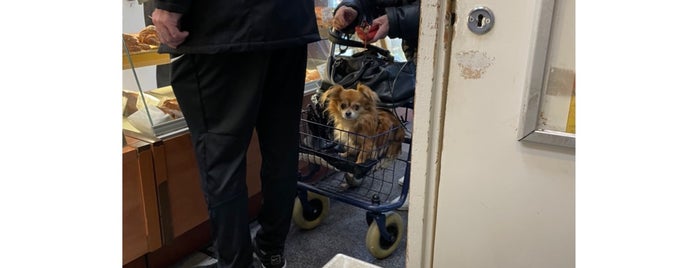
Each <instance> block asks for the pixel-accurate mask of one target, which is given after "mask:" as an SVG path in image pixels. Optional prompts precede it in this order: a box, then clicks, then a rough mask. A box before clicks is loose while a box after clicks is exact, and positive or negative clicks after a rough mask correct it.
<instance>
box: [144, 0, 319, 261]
mask: <svg viewBox="0 0 699 268" xmlns="http://www.w3.org/2000/svg"><path fill="white" fill-rule="evenodd" d="M152 18H153V24H154V25H155V26H156V30H157V32H158V36H159V38H160V40H161V42H162V45H161V47H160V48H159V51H160V52H166V53H171V57H172V60H171V61H172V63H171V66H172V74H171V85H172V89H173V91H174V93H175V96H176V97H177V100H178V102H179V105H180V108H181V109H182V113H183V114H184V117H185V120H186V122H187V125H188V127H189V132H190V133H191V136H192V142H193V144H194V150H195V154H196V159H197V163H198V167H199V174H200V182H201V188H202V190H203V193H204V198H205V200H206V204H207V207H208V212H209V219H210V222H211V228H212V237H213V247H214V251H215V253H216V258H217V260H218V262H217V263H216V266H217V267H252V264H253V259H254V257H253V255H254V256H256V257H257V258H258V259H259V260H260V262H261V264H262V267H285V266H286V259H285V258H284V244H285V241H286V236H287V233H288V231H289V227H290V225H291V215H292V209H293V204H294V198H295V196H296V181H297V168H298V142H299V121H300V113H301V109H302V108H301V101H302V96H303V89H304V83H305V73H306V71H305V70H306V55H307V44H308V43H311V42H314V41H317V40H320V36H319V34H318V28H317V25H316V19H315V15H314V5H313V1H311V0H300V1H293V3H291V2H289V1H285V0H260V1H241V0H208V1H192V0H157V2H156V9H155V10H154V11H153V13H152ZM253 129H255V130H256V132H257V136H258V139H259V144H260V152H261V155H262V168H261V170H260V173H259V174H260V177H261V185H262V196H263V204H262V208H261V210H260V213H259V215H258V217H257V221H258V223H259V224H260V226H261V228H260V230H259V231H258V232H257V233H256V234H255V237H254V238H253V239H251V237H250V230H249V219H248V191H247V185H246V152H247V150H248V144H249V143H250V140H251V136H252V134H253Z"/></svg>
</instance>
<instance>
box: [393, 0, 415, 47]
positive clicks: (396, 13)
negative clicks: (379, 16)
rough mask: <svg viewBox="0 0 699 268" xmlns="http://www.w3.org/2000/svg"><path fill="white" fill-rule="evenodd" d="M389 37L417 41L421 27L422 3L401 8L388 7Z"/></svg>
mask: <svg viewBox="0 0 699 268" xmlns="http://www.w3.org/2000/svg"><path fill="white" fill-rule="evenodd" d="M386 15H387V16H388V36H389V37H391V38H402V39H417V36H418V34H419V33H418V28H419V26H420V1H415V2H412V3H411V4H409V5H405V6H399V7H387V8H386Z"/></svg>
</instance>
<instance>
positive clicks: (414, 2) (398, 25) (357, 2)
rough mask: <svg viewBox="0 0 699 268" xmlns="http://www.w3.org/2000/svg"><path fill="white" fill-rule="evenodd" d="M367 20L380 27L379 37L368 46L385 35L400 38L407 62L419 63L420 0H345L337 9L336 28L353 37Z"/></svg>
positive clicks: (335, 16)
mask: <svg viewBox="0 0 699 268" xmlns="http://www.w3.org/2000/svg"><path fill="white" fill-rule="evenodd" d="M363 21H365V22H366V23H369V24H371V25H378V30H377V31H376V35H375V36H374V37H373V38H372V39H370V40H367V43H373V42H376V41H378V40H380V39H382V38H385V37H386V36H388V37H390V38H401V39H402V40H403V51H404V53H405V57H406V58H407V59H408V60H416V58H415V56H416V53H417V42H418V35H419V32H418V28H419V24H420V1H419V0H343V1H342V2H341V3H340V4H339V5H338V6H337V8H336V9H335V14H334V17H333V28H335V29H336V30H340V31H342V32H344V33H348V34H352V33H354V32H355V27H356V26H358V25H361V24H362V22H363Z"/></svg>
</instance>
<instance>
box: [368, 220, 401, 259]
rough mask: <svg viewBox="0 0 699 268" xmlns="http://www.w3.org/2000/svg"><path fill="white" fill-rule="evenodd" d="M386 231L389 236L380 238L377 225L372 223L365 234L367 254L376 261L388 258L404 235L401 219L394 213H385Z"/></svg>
mask: <svg viewBox="0 0 699 268" xmlns="http://www.w3.org/2000/svg"><path fill="white" fill-rule="evenodd" d="M386 230H387V231H388V233H389V235H390V238H388V239H386V238H383V237H381V232H380V231H379V225H378V224H377V222H376V221H374V222H372V223H371V226H369V230H368V231H367V233H366V247H367V249H369V253H371V255H373V256H374V257H375V258H377V259H384V258H386V257H388V256H390V255H391V254H392V253H393V252H394V251H395V250H396V249H397V248H398V245H399V244H400V241H401V239H402V238H403V234H404V233H405V227H404V226H403V218H401V216H400V215H398V214H397V213H394V212H389V213H387V214H386Z"/></svg>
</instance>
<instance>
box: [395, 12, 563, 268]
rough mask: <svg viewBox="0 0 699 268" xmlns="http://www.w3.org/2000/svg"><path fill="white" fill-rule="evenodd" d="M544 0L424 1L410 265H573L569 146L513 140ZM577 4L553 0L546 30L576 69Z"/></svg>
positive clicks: (414, 151) (529, 77) (412, 185)
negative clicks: (474, 24) (473, 16)
mask: <svg viewBox="0 0 699 268" xmlns="http://www.w3.org/2000/svg"><path fill="white" fill-rule="evenodd" d="M547 1H548V0H543V1H542V0H523V1H497V0H483V1H478V2H473V1H423V2H422V6H421V12H422V14H421V18H422V20H421V25H420V27H421V28H420V29H421V30H420V31H421V35H420V50H419V55H420V58H419V59H420V62H419V63H418V89H417V92H416V108H415V114H416V117H415V129H416V130H415V134H414V144H415V145H414V146H413V156H414V159H413V162H414V164H413V170H412V178H413V180H412V181H411V199H410V202H411V203H410V204H411V207H410V217H409V220H410V221H409V223H408V226H409V230H408V260H407V264H408V267H479V268H488V267H574V266H575V149H574V148H568V147H562V146H556V145H550V144H540V143H531V142H527V141H519V140H518V138H517V137H518V128H519V125H520V117H521V114H522V112H523V111H522V110H523V108H522V103H523V98H524V96H525V92H526V90H525V89H527V87H528V86H529V85H530V83H529V82H530V81H531V79H532V78H531V75H530V73H531V72H530V71H529V70H530V68H531V62H532V59H531V56H532V52H531V51H532V49H531V47H532V44H533V43H535V42H533V38H535V36H533V33H535V32H536V31H535V28H536V26H535V25H537V24H536V23H535V22H536V21H537V18H539V15H538V14H540V13H541V8H542V6H543V5H545V4H546V2H547ZM550 2H551V3H552V1H550ZM574 5H575V0H556V1H555V8H554V10H555V12H554V14H557V15H554V18H555V19H556V20H559V24H555V23H554V28H553V29H552V30H551V32H552V33H554V32H556V31H559V33H560V32H564V33H566V34H564V35H559V36H562V37H561V38H566V40H563V42H561V40H558V41H554V43H555V42H559V43H556V44H557V45H560V44H564V46H573V47H572V48H569V49H565V50H564V52H561V51H558V52H556V53H569V54H570V53H572V55H568V54H566V55H567V56H570V57H569V58H572V62H571V61H570V60H568V61H567V62H564V64H563V65H566V64H567V66H557V67H565V68H572V69H573V71H574V52H571V51H574V21H575V17H574V14H575V12H574V10H575V9H574ZM479 6H483V7H487V8H488V9H489V10H490V11H491V12H492V15H493V17H494V18H493V19H492V21H491V22H492V23H493V27H492V29H491V30H490V31H488V32H487V33H485V34H480V35H479V34H475V33H473V32H472V31H471V30H469V27H468V25H467V24H468V17H469V12H470V11H471V10H473V9H474V8H477V7H479ZM560 21H563V22H565V23H562V24H561V23H560ZM452 22H453V23H452ZM556 25H559V26H556ZM560 25H566V26H565V27H572V29H570V28H565V29H559V28H556V27H560ZM571 30H572V31H573V33H572V34H571V33H570V31H571ZM556 38H559V37H556ZM571 38H572V40H570V39H571ZM552 40H553V37H552ZM435 44H437V45H435ZM569 58H568V59H569ZM547 68H548V67H547ZM440 74H444V75H440ZM421 178H424V179H421Z"/></svg>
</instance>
